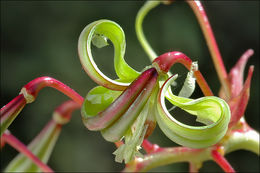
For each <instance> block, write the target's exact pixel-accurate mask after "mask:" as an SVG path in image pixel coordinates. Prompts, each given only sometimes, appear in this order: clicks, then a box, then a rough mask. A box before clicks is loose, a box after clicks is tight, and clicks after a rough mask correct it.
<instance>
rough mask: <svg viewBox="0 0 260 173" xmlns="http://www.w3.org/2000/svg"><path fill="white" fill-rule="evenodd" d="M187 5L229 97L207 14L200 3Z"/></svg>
mask: <svg viewBox="0 0 260 173" xmlns="http://www.w3.org/2000/svg"><path fill="white" fill-rule="evenodd" d="M187 3H188V4H189V5H190V7H191V8H192V10H193V12H194V13H195V15H196V17H197V19H198V21H199V24H200V27H201V29H202V31H203V34H204V37H205V39H206V42H207V45H208V47H209V51H210V53H211V57H212V60H213V63H214V65H215V68H216V71H217V74H218V77H219V79H220V82H221V85H222V86H223V87H224V90H225V93H226V95H227V96H228V97H229V96H230V88H229V82H228V80H227V71H226V68H225V66H224V63H223V60H222V57H221V54H220V51H219V49H218V45H217V42H216V39H215V37H214V34H213V31H212V29H211V26H210V23H209V20H208V17H207V14H206V12H205V10H204V8H203V6H202V4H201V2H199V1H190V0H187Z"/></svg>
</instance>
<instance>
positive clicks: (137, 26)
mask: <svg viewBox="0 0 260 173" xmlns="http://www.w3.org/2000/svg"><path fill="white" fill-rule="evenodd" d="M159 4H160V1H147V2H146V3H145V4H144V5H143V6H142V8H141V9H140V10H139V11H138V13H137V16H136V21H135V30H136V34H137V38H138V40H139V41H140V43H141V45H142V47H143V49H144V50H145V52H146V53H147V54H148V56H149V58H150V60H151V61H153V60H154V59H155V58H156V57H157V55H156V53H155V52H154V50H153V49H152V47H151V46H150V44H149V43H148V41H147V40H146V38H145V35H144V32H143V28H142V23H143V20H144V17H145V16H146V15H147V13H148V12H149V11H150V10H151V9H153V8H154V7H156V6H157V5H159Z"/></svg>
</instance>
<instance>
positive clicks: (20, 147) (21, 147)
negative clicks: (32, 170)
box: [2, 131, 54, 172]
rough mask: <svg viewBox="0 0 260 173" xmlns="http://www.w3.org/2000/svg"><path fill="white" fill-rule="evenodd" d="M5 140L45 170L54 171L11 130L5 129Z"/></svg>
mask: <svg viewBox="0 0 260 173" xmlns="http://www.w3.org/2000/svg"><path fill="white" fill-rule="evenodd" d="M2 138H3V140H4V141H5V142H6V143H8V144H9V145H11V146H12V147H13V148H15V149H16V150H17V151H19V152H20V153H23V154H24V155H25V156H26V157H28V158H29V159H31V160H32V161H33V162H34V163H35V164H36V165H37V166H38V167H39V168H40V169H41V170H42V171H43V172H54V171H53V170H52V169H51V168H50V167H49V166H48V165H46V164H44V163H43V162H42V161H41V160H40V159H39V158H38V157H36V156H35V155H34V154H33V153H32V152H31V151H30V150H28V149H27V147H26V146H25V145H24V144H23V143H22V142H20V141H19V140H18V139H17V138H16V137H15V136H13V135H12V134H11V133H10V132H9V131H5V132H4V134H3V136H2Z"/></svg>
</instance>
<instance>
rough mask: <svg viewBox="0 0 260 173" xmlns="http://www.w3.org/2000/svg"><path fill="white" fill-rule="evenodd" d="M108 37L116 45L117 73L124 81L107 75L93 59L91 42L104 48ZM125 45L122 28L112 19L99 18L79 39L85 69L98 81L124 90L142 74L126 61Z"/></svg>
mask: <svg viewBox="0 0 260 173" xmlns="http://www.w3.org/2000/svg"><path fill="white" fill-rule="evenodd" d="M107 39H109V40H111V42H112V43H113V45H114V52H115V54H114V66H115V71H116V74H117V76H118V77H119V79H120V80H121V81H124V82H119V81H117V80H112V79H110V78H109V77H107V76H106V75H105V74H103V73H102V72H101V71H100V70H99V68H98V67H97V65H96V63H95V61H94V59H93V56H92V53H91V43H92V44H94V45H95V46H96V47H98V48H102V47H104V46H106V45H108V43H107ZM125 47H126V46H125V34H124V31H123V30H122V28H121V27H120V26H119V25H118V24H117V23H115V22H112V21H110V20H98V21H95V22H92V23H91V24H89V25H87V26H86V27H85V28H84V29H83V31H82V32H81V34H80V37H79V41H78V54H79V57H80V62H81V64H82V66H83V68H84V70H85V71H86V72H87V74H88V75H89V76H90V77H91V78H92V79H93V80H94V81H95V82H96V83H98V84H99V85H101V86H104V87H106V88H109V89H112V90H120V91H122V90H125V89H126V87H127V86H129V84H130V82H132V81H133V80H134V79H136V78H137V77H138V75H139V74H140V73H139V72H137V71H135V70H134V69H132V68H131V67H130V66H129V65H128V64H127V63H126V62H125V60H124V54H125Z"/></svg>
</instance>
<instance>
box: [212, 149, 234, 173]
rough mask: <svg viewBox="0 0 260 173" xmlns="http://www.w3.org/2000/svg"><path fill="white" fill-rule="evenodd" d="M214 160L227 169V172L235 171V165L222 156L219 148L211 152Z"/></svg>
mask: <svg viewBox="0 0 260 173" xmlns="http://www.w3.org/2000/svg"><path fill="white" fill-rule="evenodd" d="M211 155H212V158H213V160H214V161H215V162H216V163H217V164H218V165H219V166H220V167H221V168H222V169H223V170H224V171H225V172H228V173H230V172H235V170H234V169H233V167H232V166H231V165H230V164H229V162H228V161H227V160H226V159H225V157H224V156H222V155H221V154H220V153H219V152H218V151H217V150H213V151H212V152H211Z"/></svg>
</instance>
